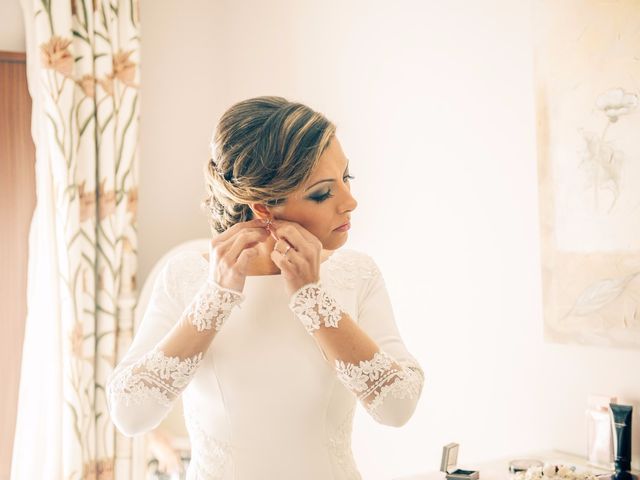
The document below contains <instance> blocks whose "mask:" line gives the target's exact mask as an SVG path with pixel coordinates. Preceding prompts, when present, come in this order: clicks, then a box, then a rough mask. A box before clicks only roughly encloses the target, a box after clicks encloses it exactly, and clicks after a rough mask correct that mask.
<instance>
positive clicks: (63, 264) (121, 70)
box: [11, 0, 140, 480]
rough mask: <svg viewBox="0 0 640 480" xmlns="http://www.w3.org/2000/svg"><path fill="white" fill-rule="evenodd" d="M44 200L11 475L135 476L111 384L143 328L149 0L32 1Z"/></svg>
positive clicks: (26, 1) (29, 23) (34, 232)
mask: <svg viewBox="0 0 640 480" xmlns="http://www.w3.org/2000/svg"><path fill="white" fill-rule="evenodd" d="M21 3H22V7H23V13H24V20H25V31H26V41H27V77H28V84H29V91H30V93H31V97H32V100H33V114H32V135H33V140H34V143H35V145H36V196H37V204H36V209H35V212H34V216H33V219H32V224H31V230H30V236H29V274H28V292H27V306H28V313H27V319H26V328H25V341H24V348H23V361H22V371H21V380H20V393H19V402H18V419H17V424H16V435H15V441H14V447H13V452H14V453H13V460H12V472H11V478H12V479H13V480H25V479H65V480H66V479H69V480H71V479H107V478H116V479H128V478H131V468H132V467H131V455H132V454H131V452H132V444H131V440H129V439H126V438H124V437H121V436H120V435H119V434H118V433H117V431H116V430H115V428H114V426H113V424H112V423H111V421H110V419H109V415H108V411H107V406H106V399H105V389H104V386H105V381H106V379H107V377H108V375H109V374H110V372H111V371H112V370H113V368H114V365H115V364H116V363H117V362H118V359H119V358H118V357H119V356H120V355H123V354H124V352H126V350H127V348H128V346H129V343H130V341H131V336H132V326H133V322H132V318H133V317H132V311H133V308H134V306H135V305H134V304H135V291H136V282H135V274H136V270H137V258H136V249H137V232H136V205H137V192H138V186H137V185H138V148H137V146H138V117H139V91H138V85H139V68H138V66H139V61H140V55H139V52H140V36H139V28H140V26H139V13H138V2H137V0H127V1H121V0H92V1H87V0H64V1H62V0H37V1H34V0H21Z"/></svg>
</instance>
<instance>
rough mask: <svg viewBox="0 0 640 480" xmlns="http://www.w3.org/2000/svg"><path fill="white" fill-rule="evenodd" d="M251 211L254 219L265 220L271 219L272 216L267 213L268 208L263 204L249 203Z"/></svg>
mask: <svg viewBox="0 0 640 480" xmlns="http://www.w3.org/2000/svg"><path fill="white" fill-rule="evenodd" d="M249 206H250V207H251V210H252V211H253V216H254V217H255V218H261V219H267V218H273V214H272V213H271V212H270V211H269V207H267V205H265V204H264V203H251V204H249Z"/></svg>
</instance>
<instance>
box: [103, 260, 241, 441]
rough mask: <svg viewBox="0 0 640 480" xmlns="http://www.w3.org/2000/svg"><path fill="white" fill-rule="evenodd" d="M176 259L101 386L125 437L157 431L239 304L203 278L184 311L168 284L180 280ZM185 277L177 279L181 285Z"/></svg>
mask: <svg viewBox="0 0 640 480" xmlns="http://www.w3.org/2000/svg"><path fill="white" fill-rule="evenodd" d="M180 259H184V257H182V256H178V257H177V258H173V259H170V260H169V261H168V262H167V264H166V265H165V267H164V268H163V270H162V271H161V272H160V274H159V275H158V278H157V279H156V282H155V284H154V287H153V293H152V295H151V298H150V300H149V304H148V306H147V309H146V311H145V313H144V316H143V319H142V322H141V324H140V328H139V330H138V331H137V333H136V335H135V338H134V340H133V342H132V344H131V347H130V348H129V351H128V352H127V353H126V355H125V357H124V358H123V359H122V361H121V362H120V363H119V364H118V366H117V367H116V369H115V370H114V371H113V373H112V374H111V376H110V378H109V381H108V383H107V400H108V404H109V411H110V414H111V418H112V420H113V422H114V424H115V425H116V426H117V427H118V429H119V430H120V431H121V432H122V433H123V434H124V435H127V436H132V435H137V434H140V433H145V432H147V431H149V430H152V429H153V428H155V427H157V426H158V424H159V423H160V422H161V421H162V419H163V418H164V417H165V416H166V415H167V413H168V412H169V410H170V408H171V405H172V403H173V401H174V400H175V399H176V398H177V397H178V396H179V395H180V394H181V393H182V391H183V390H184V389H185V388H186V387H187V385H188V384H189V381H190V380H191V378H192V377H193V376H194V374H195V372H196V370H197V368H198V366H199V365H200V363H201V361H202V358H203V356H204V353H205V352H206V350H207V348H208V346H209V344H210V343H211V341H212V340H213V337H214V336H215V333H216V332H217V331H218V330H220V329H221V328H222V326H223V324H224V322H225V321H226V319H227V318H228V317H229V315H230V312H231V310H232V309H233V307H234V306H235V305H238V304H240V303H241V302H242V301H243V300H244V296H243V295H242V293H241V292H237V291H235V290H230V289H226V288H224V287H221V286H220V285H218V284H217V283H215V282H213V281H210V280H206V281H204V282H203V284H202V285H201V286H200V287H199V289H198V290H197V293H196V294H195V296H193V298H192V300H191V301H190V303H189V304H188V306H187V307H186V308H184V309H183V308H181V305H184V303H183V302H180V300H179V295H177V294H176V292H175V291H173V290H172V289H171V288H170V287H169V285H172V284H174V283H179V282H175V281H174V280H176V278H175V277H176V276H178V277H179V276H180ZM184 280H185V279H183V281H184Z"/></svg>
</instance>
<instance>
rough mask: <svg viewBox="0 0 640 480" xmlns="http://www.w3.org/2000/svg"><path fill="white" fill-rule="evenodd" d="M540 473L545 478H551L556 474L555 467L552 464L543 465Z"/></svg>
mask: <svg viewBox="0 0 640 480" xmlns="http://www.w3.org/2000/svg"><path fill="white" fill-rule="evenodd" d="M542 473H543V475H544V476H545V477H553V476H554V475H555V474H556V466H555V465H554V464H552V463H545V464H544V467H542Z"/></svg>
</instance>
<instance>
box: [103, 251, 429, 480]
mask: <svg viewBox="0 0 640 480" xmlns="http://www.w3.org/2000/svg"><path fill="white" fill-rule="evenodd" d="M208 267H209V266H208V262H207V261H206V260H205V259H204V257H202V255H201V254H200V253H198V252H184V253H180V254H177V255H175V256H174V257H172V258H170V259H169V260H168V261H167V263H166V264H165V266H164V268H163V269H162V271H161V273H160V274H159V276H158V278H157V279H156V282H155V284H154V289H153V293H152V296H151V299H150V302H149V305H148V306H147V309H146V311H145V314H144V317H143V320H142V322H141V325H140V327H139V330H138V331H137V332H136V335H135V338H134V341H133V343H132V345H131V348H130V349H129V351H128V352H127V354H126V355H125V357H124V358H123V360H122V361H121V362H120V363H119V365H118V366H117V368H116V369H115V371H114V372H113V374H112V376H111V378H110V379H109V382H108V385H107V394H108V395H107V397H108V402H109V409H110V412H111V416H112V419H113V421H114V423H115V424H116V426H117V427H118V428H119V429H120V430H121V431H122V432H123V433H124V434H125V435H129V436H131V435H136V434H141V433H144V432H147V431H149V430H152V429H153V428H155V427H156V426H157V425H158V424H159V423H160V422H161V421H162V419H163V418H164V417H165V416H166V414H167V413H168V411H169V409H170V408H171V406H172V404H173V402H174V401H175V399H176V398H177V397H178V396H180V395H182V398H183V404H184V410H185V423H186V425H187V429H188V431H189V434H190V438H191V443H192V461H191V464H190V468H189V475H191V477H190V478H212V479H224V480H226V479H231V478H241V479H243V480H248V479H254V478H255V479H257V478H261V479H270V478H274V479H275V478H278V479H288V478H308V479H315V478H318V479H321V478H322V479H324V480H326V479H328V478H333V479H358V478H360V475H359V474H358V471H357V468H356V466H355V462H354V461H353V457H352V455H351V447H350V436H351V425H352V418H353V411H354V406H355V404H356V403H360V404H361V405H362V406H363V407H364V408H365V410H366V411H367V412H368V413H369V414H370V415H371V417H372V418H373V419H375V420H376V421H377V422H379V423H381V424H384V425H392V426H401V425H403V424H404V423H405V422H406V421H408V419H409V418H410V417H411V415H412V414H413V411H414V409H415V406H416V403H417V401H418V398H419V397H420V393H421V391H422V386H423V382H424V375H423V371H422V369H421V367H420V365H419V364H418V362H417V361H416V360H415V358H414V357H413V356H411V355H410V354H409V352H408V351H407V350H406V348H405V346H404V343H403V342H402V340H401V338H400V335H399V332H398V330H397V327H396V324H395V319H394V316H393V309H392V307H391V304H390V300H389V296H388V293H387V290H386V287H385V284H384V280H383V278H382V274H381V272H380V270H379V268H378V267H377V265H376V264H375V262H374V261H373V259H372V258H371V257H369V256H368V255H366V254H364V253H361V252H357V251H355V250H349V249H342V250H338V251H336V252H334V253H333V254H332V255H331V256H330V257H329V258H328V259H327V260H326V261H324V262H323V263H322V264H321V267H320V280H319V282H317V283H312V284H308V285H305V286H304V287H302V288H301V289H299V290H298V291H297V292H294V294H293V295H290V296H288V295H287V294H286V291H285V288H284V285H285V284H284V279H283V278H282V276H281V275H266V276H258V277H247V281H246V283H245V288H244V291H243V292H237V291H234V290H230V289H226V288H223V287H221V286H220V285H218V284H217V283H215V282H214V281H211V279H209V278H208V271H209V268H208ZM341 329H342V330H344V329H351V330H350V332H354V333H353V334H350V335H351V336H350V337H349V338H353V339H355V340H353V341H354V342H356V344H354V345H350V346H349V348H345V347H344V345H342V344H340V343H338V342H337V341H336V342H335V343H331V342H332V341H331V340H329V338H330V335H331V334H333V333H334V332H335V333H340V332H342V330H341ZM345 331H346V330H345ZM360 339H362V340H360ZM360 341H362V345H358V344H357V343H358V342H360ZM358 347H359V348H358ZM354 352H360V353H358V354H357V355H356V356H355V357H354V355H355V354H354ZM365 352H366V353H365ZM358 355H359V356H358ZM322 452H324V453H322ZM283 455H285V456H286V458H287V459H288V460H287V462H286V463H285V464H283V463H282V461H281V460H280V461H278V460H276V459H275V458H274V456H276V458H281V457H282V456H283ZM294 459H295V460H294Z"/></svg>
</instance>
